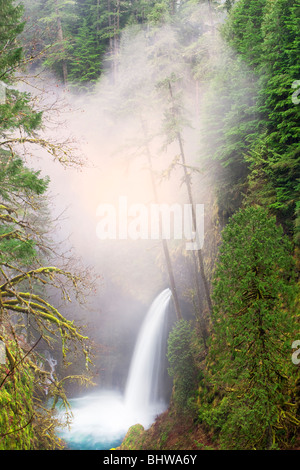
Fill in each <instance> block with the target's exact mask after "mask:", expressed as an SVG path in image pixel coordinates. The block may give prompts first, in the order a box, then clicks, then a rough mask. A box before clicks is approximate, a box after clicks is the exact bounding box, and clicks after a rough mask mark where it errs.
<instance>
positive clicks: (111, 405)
mask: <svg viewBox="0 0 300 470" xmlns="http://www.w3.org/2000/svg"><path fill="white" fill-rule="evenodd" d="M70 405H71V407H72V414H73V418H72V422H71V425H70V429H68V428H64V429H62V430H61V431H60V433H59V437H61V438H62V439H63V440H64V441H65V442H66V444H67V448H68V449H71V450H109V449H111V448H114V447H118V446H119V445H120V444H121V442H122V440H123V439H124V437H125V435H126V433H127V431H128V429H129V428H130V426H132V425H134V424H137V423H139V424H142V425H143V426H144V428H145V429H147V428H148V427H149V426H151V424H152V423H153V422H154V420H155V418H156V416H158V415H159V414H160V413H162V412H163V411H164V410H165V409H166V404H165V403H156V404H153V406H152V407H151V409H148V410H147V412H142V411H141V410H140V411H138V410H136V411H134V410H131V409H129V408H128V407H127V406H126V405H125V401H124V397H123V396H122V395H121V394H119V393H117V392H115V391H110V390H106V391H103V390H102V391H98V392H95V393H91V394H88V395H86V396H83V397H80V398H74V399H72V400H70Z"/></svg>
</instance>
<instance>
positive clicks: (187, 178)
mask: <svg viewBox="0 0 300 470" xmlns="http://www.w3.org/2000/svg"><path fill="white" fill-rule="evenodd" d="M169 92H170V96H171V101H172V103H173V104H174V98H173V90H172V86H171V82H169ZM177 141H178V144H179V149H180V156H181V161H182V166H183V171H184V181H185V184H186V187H187V192H188V198H189V203H190V205H191V208H192V224H193V230H194V232H195V234H196V235H197V223H196V213H195V204H194V201H193V195H192V186H191V177H190V175H189V174H188V171H187V166H186V159H185V153H184V148H183V143H182V137H181V133H180V131H178V132H177ZM197 256H198V261H199V268H200V275H201V279H202V282H203V286H204V292H205V297H206V301H207V305H208V309H209V313H210V314H212V302H211V297H210V292H209V286H208V281H207V278H206V275H205V270H204V262H203V256H202V250H201V248H199V249H198V250H197ZM198 283H199V280H198V276H197V277H196V285H197V293H198V292H199V293H201V289H200V285H199V284H198ZM199 305H201V299H200V298H199Z"/></svg>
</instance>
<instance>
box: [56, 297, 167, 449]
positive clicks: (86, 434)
mask: <svg viewBox="0 0 300 470" xmlns="http://www.w3.org/2000/svg"><path fill="white" fill-rule="evenodd" d="M170 299H171V291H170V289H165V290H164V291H162V292H161V293H160V294H159V295H158V296H157V297H156V299H155V300H154V301H153V303H152V305H151V306H150V308H149V310H148V312H147V315H146V317H145V320H144V322H143V325H142V328H141V331H140V332H139V335H138V338H137V342H136V345H135V349H134V354H133V357H132V361H131V365H130V370H129V375H128V379H127V384H126V390H125V394H124V396H123V395H121V394H118V393H117V392H114V391H110V390H108V391H105V390H102V391H99V392H95V393H92V394H89V395H86V396H83V397H81V398H76V399H73V400H70V405H71V407H72V414H73V419H72V423H71V426H70V429H69V430H68V429H63V430H62V431H61V433H60V437H61V438H62V439H63V440H64V441H65V442H66V443H67V445H68V447H69V449H72V450H109V449H111V448H113V447H118V446H119V445H120V444H121V442H122V440H123V438H124V437H125V434H126V432H127V431H128V429H129V428H130V426H133V425H134V424H141V425H142V426H143V427H144V428H145V429H147V428H148V427H149V426H150V425H151V424H152V423H153V422H154V420H155V418H156V416H158V415H159V414H161V413H162V412H163V411H165V409H166V407H167V405H166V403H164V402H163V400H162V399H161V398H160V393H159V391H160V387H159V375H160V367H161V360H162V356H163V355H164V347H163V346H164V344H165V343H166V336H165V333H166V332H165V328H164V327H165V319H166V313H167V312H168V307H169V304H170Z"/></svg>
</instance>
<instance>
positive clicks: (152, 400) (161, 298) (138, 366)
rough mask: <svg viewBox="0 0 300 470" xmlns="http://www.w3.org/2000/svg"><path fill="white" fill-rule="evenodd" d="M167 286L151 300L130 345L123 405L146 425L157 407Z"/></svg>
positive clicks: (167, 298) (169, 296) (167, 295)
mask: <svg viewBox="0 0 300 470" xmlns="http://www.w3.org/2000/svg"><path fill="white" fill-rule="evenodd" d="M170 298H171V290H170V289H165V290H164V291H163V292H161V294H159V295H158V296H157V297H156V299H155V300H154V302H153V303H152V305H151V307H150V309H149V310H148V313H147V315H146V318H145V320H144V323H143V325H142V328H141V330H140V332H139V335H138V339H137V342H136V346H135V349H134V353H133V357H132V360H131V365H130V369H129V375H128V379H127V384H126V389H125V407H126V408H127V409H128V410H129V412H130V413H132V415H133V416H136V417H137V419H139V422H142V424H145V425H147V422H144V421H145V420H147V419H148V420H151V418H152V415H153V413H155V410H156V409H157V411H159V408H160V406H161V403H159V395H158V385H159V373H160V364H161V359H162V358H161V348H162V338H163V334H164V321H165V314H166V311H167V307H168V305H169V302H170Z"/></svg>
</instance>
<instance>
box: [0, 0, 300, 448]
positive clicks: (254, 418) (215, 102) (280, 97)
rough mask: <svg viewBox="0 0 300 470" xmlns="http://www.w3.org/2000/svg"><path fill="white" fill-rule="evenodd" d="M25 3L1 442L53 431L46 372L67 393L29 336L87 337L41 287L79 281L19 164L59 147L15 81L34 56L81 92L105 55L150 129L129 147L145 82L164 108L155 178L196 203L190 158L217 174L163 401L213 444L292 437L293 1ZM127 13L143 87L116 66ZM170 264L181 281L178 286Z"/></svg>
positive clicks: (1, 263) (0, 201) (5, 247)
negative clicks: (58, 257) (210, 227)
mask: <svg viewBox="0 0 300 470" xmlns="http://www.w3.org/2000/svg"><path fill="white" fill-rule="evenodd" d="M23 4H24V12H23V9H22V7H21V6H16V3H15V2H14V1H13V0H0V10H1V14H2V15H1V16H2V19H1V28H0V46H1V53H0V80H1V83H0V86H1V89H0V98H1V97H2V98H3V96H4V95H5V99H4V100H3V99H2V100H1V102H0V123H1V142H0V158H1V160H0V283H1V285H0V295H1V296H0V300H1V303H0V306H1V312H0V314H1V318H0V339H1V341H2V342H3V343H5V348H6V349H5V351H6V363H5V364H3V365H0V404H1V409H2V410H4V411H3V412H2V413H1V417H0V438H1V441H0V448H3V449H6V448H13V449H22V448H24V449H29V448H55V447H56V446H58V445H59V441H58V440H57V438H56V435H55V432H54V430H55V426H56V424H57V423H56V421H55V415H54V413H53V410H52V409H50V410H49V409H45V408H44V406H43V403H44V402H43V400H44V399H45V387H49V392H51V393H50V394H49V396H50V397H52V398H54V403H56V402H57V400H58V399H59V397H60V398H62V399H63V400H64V401H65V402H66V397H65V394H64V390H63V387H62V383H63V381H64V379H63V378H62V379H61V381H59V380H56V381H55V382H53V383H51V384H50V385H49V382H48V381H49V373H48V372H47V370H45V367H44V365H45V358H43V356H42V355H41V354H39V353H38V352H36V350H35V348H36V345H37V344H38V343H39V341H41V340H42V341H45V343H46V344H47V345H48V346H49V345H50V344H51V343H52V342H53V340H54V338H55V340H56V341H58V342H59V344H60V345H61V347H62V357H63V358H64V357H66V355H67V352H68V345H69V344H70V341H71V344H72V346H71V347H74V342H75V343H76V344H79V345H81V347H82V349H83V353H84V355H86V356H87V350H86V340H87V338H86V337H84V336H83V335H82V334H81V333H80V332H79V331H78V329H77V328H76V327H74V325H73V323H72V322H71V321H69V320H67V319H66V318H65V317H64V316H63V315H62V314H61V313H60V312H59V311H58V310H57V309H56V308H55V306H53V305H52V304H51V303H50V302H49V301H48V298H47V288H48V287H49V286H51V287H53V286H55V287H56V288H57V287H58V288H59V290H60V291H61V292H62V293H63V296H65V297H66V298H68V293H67V289H66V285H65V284H64V283H63V282H62V281H60V279H65V280H66V281H67V283H69V285H71V286H73V287H75V291H76V290H77V287H78V283H80V282H81V281H82V279H81V278H80V276H75V275H74V274H72V273H71V272H69V271H66V270H65V269H63V268H58V267H54V266H52V265H51V266H47V264H45V260H47V255H48V254H49V250H50V246H51V244H50V246H49V245H48V242H47V243H46V238H45V232H44V230H46V228H47V224H48V223H50V222H49V220H48V218H47V215H46V214H47V210H46V208H47V200H46V196H45V194H46V190H47V185H48V179H47V178H41V176H40V174H39V173H38V172H35V171H33V170H32V169H30V168H29V167H28V165H27V163H26V160H25V158H24V157H26V156H28V155H27V154H26V152H25V154H23V153H22V152H23V151H22V150H20V144H24V143H28V144H35V145H40V146H42V147H43V148H46V150H48V152H49V153H50V154H52V156H54V157H55V158H58V159H59V160H61V161H63V162H66V161H67V160H68V158H66V156H65V152H64V149H62V148H61V147H60V146H58V147H57V146H55V145H54V144H52V143H50V142H47V141H45V140H43V139H42V138H40V137H39V134H38V132H39V129H40V127H41V124H42V118H43V116H42V113H41V112H40V111H39V110H38V109H35V108H34V107H33V106H32V104H31V101H30V96H29V95H28V94H26V93H21V92H19V91H18V90H16V89H14V87H13V86H12V85H13V84H14V81H15V71H18V70H20V67H21V66H24V65H29V68H30V70H31V71H34V70H38V68H39V67H41V66H43V67H45V68H46V70H48V71H49V72H51V73H54V74H56V77H57V79H59V80H61V82H62V83H63V84H64V85H65V86H69V87H70V88H71V89H73V91H74V90H75V91H76V92H80V93H93V92H94V91H95V85H96V84H97V83H98V82H99V80H100V78H101V77H102V75H103V73H104V71H105V70H106V69H108V68H109V70H110V79H111V84H110V85H111V88H108V89H109V92H110V93H111V94H112V95H114V93H115V94H117V93H120V95H121V96H122V102H121V103H122V105H121V106H120V105H118V106H117V107H118V109H117V112H118V113H119V114H118V116H119V117H120V116H121V117H122V118H124V114H125V115H126V114H130V116H131V117H133V115H134V113H135V112H136V113H137V114H139V116H138V117H139V118H140V119H141V135H142V137H143V139H144V140H143V142H141V140H137V143H136V145H137V147H138V148H139V152H140V153H139V155H140V157H142V156H143V157H144V155H145V154H146V155H147V156H148V164H151V155H150V151H149V147H150V144H151V136H150V137H149V135H148V134H147V123H148V120H149V124H150V125H149V128H150V129H151V125H152V123H151V118H150V117H149V114H151V113H150V112H149V108H148V107H147V104H148V103H147V99H146V98H148V99H149V101H150V93H151V105H153V106H156V107H158V108H159V112H160V114H159V113H158V116H160V117H161V118H162V119H161V122H160V123H159V126H158V128H157V127H155V128H154V129H155V131H154V134H155V136H156V137H157V135H159V136H160V137H161V136H162V140H163V145H162V147H164V149H165V148H167V147H170V148H171V149H173V148H174V147H175V148H176V150H175V151H174V155H173V160H172V161H171V162H169V165H168V166H167V167H166V168H165V171H164V172H163V175H162V178H172V176H173V172H174V173H175V169H176V170H178V168H179V169H180V172H181V182H182V183H183V185H184V186H185V187H186V190H187V194H188V195H189V198H190V202H193V203H195V202H196V203H197V202H198V201H197V191H198V189H199V187H197V184H198V185H199V186H200V184H201V183H200V182H199V181H200V180H197V178H195V179H193V176H194V172H196V173H197V171H201V172H202V173H205V174H206V175H209V176H210V177H211V179H212V180H213V185H214V188H213V196H214V203H213V207H214V208H215V207H216V208H217V210H216V214H214V215H216V217H215V218H214V220H213V221H212V224H215V227H214V228H215V231H212V233H213V236H212V240H210V241H209V246H210V251H209V252H206V253H205V255H206V259H204V260H203V253H202V251H201V250H197V253H196V254H195V256H194V257H192V256H191V258H189V261H190V265H189V266H190V271H189V272H193V279H192V281H191V282H190V285H189V286H188V287H189V290H188V292H189V293H190V292H192V294H191V295H190V298H189V300H190V301H191V298H192V301H191V303H193V308H194V312H195V317H194V318H193V319H192V320H191V321H187V320H185V319H180V318H179V317H180V315H178V321H177V322H176V324H175V326H174V328H173V330H172V331H171V333H170V336H169V343H168V354H167V356H168V360H169V373H170V375H171V377H172V378H173V382H174V388H173V396H172V401H171V403H172V406H173V408H174V410H175V414H176V419H178V415H180V414H181V413H182V415H184V416H186V415H187V414H188V415H191V416H192V421H193V422H194V423H197V425H198V424H199V423H200V424H201V425H203V426H204V429H205V430H207V431H209V432H212V433H213V434H214V437H215V440H216V442H217V444H218V445H220V446H221V447H223V448H226V449H228V448H233V449H271V448H275V449H278V448H279V449H281V448H290V447H292V446H293V445H294V443H295V441H296V439H297V438H299V428H300V386H299V383H300V379H299V368H298V367H297V366H296V365H295V364H293V362H292V360H291V353H292V351H291V344H292V342H293V341H294V340H296V339H298V337H297V335H299V314H298V313H297V308H298V305H299V294H298V277H297V276H298V271H297V270H298V269H299V260H298V255H299V241H300V231H299V230H300V228H299V227H300V221H299V220H300V219H299V217H300V206H299V194H300V188H299V168H300V164H299V148H298V147H299V110H300V104H299V98H298V96H299V93H298V91H299V88H300V85H299V83H300V82H299V80H300V76H299V65H298V51H299V37H300V33H299V31H300V23H299V22H300V4H299V2H298V1H297V0H239V1H236V2H234V1H232V0H226V2H217V1H216V2H213V1H210V0H208V1H205V0H203V1H196V0H183V1H181V2H175V1H167V0H161V1H159V2H155V1H144V0H141V1H135V0H132V1H125V0H108V1H107V0H105V1H103V0H34V1H29V0H24V1H23ZM198 7H200V8H198ZM202 7H205V8H206V7H207V8H206V9H205V10H204V9H202ZM179 24H180V27H179V26H178V25H179ZM144 25H147V26H146V28H143V26H144ZM128 26H130V27H133V26H134V28H133V31H135V34H136V35H135V36H134V39H135V41H136V46H137V49H138V46H140V47H142V48H144V51H145V61H143V62H142V64H141V65H140V68H141V69H143V67H145V70H142V71H143V72H144V75H142V74H141V76H140V78H139V82H138V86H137V85H136V82H134V80H132V79H131V76H130V78H129V79H128V81H129V82H130V83H128V81H126V80H125V79H124V77H123V75H122V71H123V67H125V69H126V67H128V66H130V64H131V63H130V60H132V61H133V62H134V60H135V56H134V54H132V56H131V58H130V57H129V56H128V55H126V54H125V62H126V61H127V62H126V63H125V64H124V56H123V58H122V60H121V59H120V57H121V52H122V50H123V51H124V50H125V51H126V31H127V29H126V28H127V27H128ZM164 26H165V27H166V28H165V29H164V28H163V27H164ZM168 27H170V30H171V35H170V36H168V34H167V33H168V32H169V30H168ZM160 28H161V31H162V34H161V35H160V34H159V32H160ZM124 32H125V33H124ZM122 34H123V36H122ZM18 38H21V39H22V43H23V44H24V48H21V47H20V46H19V45H18V42H17V41H18ZM138 43H139V44H138ZM122 48H123V49H122ZM122 61H123V62H122ZM187 71H188V72H187ZM126 78H127V77H126ZM185 81H186V82H187V83H188V86H187V88H188V93H189V100H190V101H189V102H188V103H189V104H190V106H191V107H192V105H191V103H193V105H194V104H195V103H196V106H195V107H196V108H197V113H196V114H197V117H196V121H197V126H196V129H197V130H196V132H198V134H197V142H198V148H197V151H196V153H197V155H198V157H199V158H198V163H199V167H198V168H196V169H195V168H192V167H189V166H188V165H187V164H186V160H185V150H186V145H188V143H187V144H186V142H185V141H184V139H183V137H182V136H183V135H184V131H185V130H186V129H187V128H188V129H190V128H192V127H193V123H191V122H190V121H189V119H188V118H187V116H188V117H189V116H190V115H193V113H192V112H191V110H189V109H186V107H185V106H186V103H185V102H184V101H183V100H181V97H182V92H183V91H186V90H184V86H185ZM114 87H115V88H114ZM135 88H137V90H136V89H135ZM120 90H121V91H120ZM199 96H201V99H200V98H199ZM152 98H153V99H152ZM140 101H143V105H142V106H141V107H140ZM113 107H114V106H113V105H112V106H111V108H113ZM109 111H110V112H111V113H112V111H113V109H110V110H109ZM193 118H194V115H193ZM114 119H116V116H115V115H114ZM198 121H201V122H200V125H199V122H198ZM198 126H199V127H198ZM152 129H153V128H152ZM139 137H140V136H139ZM142 137H141V138H142ZM141 149H142V150H141ZM172 151H173V150H172ZM20 152H21V154H20ZM60 152H62V155H63V157H62V158H60V156H61V153H60ZM71 161H73V160H72V156H71ZM195 182H196V183H195ZM192 183H193V186H192ZM200 202H201V201H200ZM212 218H213V217H212ZM216 232H217V235H215V233H216ZM219 239H221V240H220V244H219ZM212 245H213V246H212ZM211 246H212V248H211ZM165 252H166V250H165ZM216 252H217V256H215V253H216ZM167 256H168V257H169V258H168V259H169V261H168V262H169V271H172V269H173V271H174V266H173V267H172V262H173V264H174V265H175V263H174V259H176V261H177V262H178V259H180V256H181V253H179V250H178V251H176V248H175V249H174V250H173V251H172V250H170V252H167ZM185 261H186V260H185ZM212 264H213V265H214V270H213V272H211V271H210V270H209V269H208V268H209V266H211V265H212ZM177 266H178V264H177ZM208 271H209V275H208V274H207V272H208ZM173 274H174V272H172V275H173ZM180 275H181V276H182V273H179V274H178V273H175V278H176V279H178V278H179V279H180V282H181V285H184V284H185V283H186V282H187V280H186V279H185V280H184V281H183V280H182V279H181V278H180ZM188 280H189V278H188ZM209 284H210V285H209ZM180 287H181V286H180ZM179 290H180V289H179ZM182 290H183V289H182ZM195 292H196V293H195ZM187 297H188V295H186V294H185V299H186V298H187ZM183 317H184V314H183ZM87 360H88V358H87ZM40 361H42V365H41V364H40ZM25 377H26V380H25ZM47 390H48V389H47ZM169 425H170V423H169V422H168V427H169ZM49 430H50V431H49ZM139 433H140V429H139ZM130 445H131V446H132V442H131V443H130Z"/></svg>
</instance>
